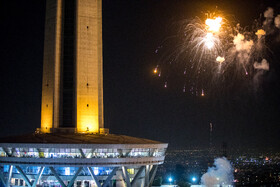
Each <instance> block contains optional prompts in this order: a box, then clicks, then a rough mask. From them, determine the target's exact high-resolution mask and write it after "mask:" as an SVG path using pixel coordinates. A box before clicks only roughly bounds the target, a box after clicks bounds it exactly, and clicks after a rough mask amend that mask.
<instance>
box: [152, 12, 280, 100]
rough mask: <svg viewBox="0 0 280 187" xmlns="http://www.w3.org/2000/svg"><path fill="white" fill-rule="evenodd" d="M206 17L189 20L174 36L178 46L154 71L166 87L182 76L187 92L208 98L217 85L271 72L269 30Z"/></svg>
mask: <svg viewBox="0 0 280 187" xmlns="http://www.w3.org/2000/svg"><path fill="white" fill-rule="evenodd" d="M206 15H207V16H206V18H204V19H200V18H198V17H196V18H194V19H191V20H188V21H185V22H184V23H183V24H181V26H180V29H179V31H178V33H177V34H176V36H175V37H171V38H176V44H175V45H174V46H176V47H174V49H173V51H172V52H170V51H168V52H167V53H166V54H167V55H164V54H163V55H162V56H161V59H160V62H161V63H159V64H158V65H157V66H156V68H155V69H154V73H155V74H156V75H158V76H159V77H164V87H165V88H167V81H168V77H170V74H172V73H175V74H180V75H182V76H183V77H184V83H183V92H188V91H189V92H190V93H191V94H193V95H197V96H199V95H200V96H204V95H205V94H206V92H207V90H209V88H210V87H211V86H210V85H212V84H213V83H215V82H223V81H224V82H225V80H226V81H228V79H231V80H234V79H242V77H248V76H249V77H253V76H255V74H256V71H268V70H269V63H268V61H267V60H266V59H265V58H266V56H267V54H266V52H267V47H266V45H265V37H266V35H267V31H266V29H265V28H268V27H265V25H261V24H260V21H256V22H255V23H254V25H253V26H252V27H251V28H252V29H251V30H249V29H248V28H249V27H246V29H244V28H242V27H241V26H240V25H239V24H232V23H230V22H229V21H228V19H226V18H225V17H223V16H221V15H217V16H216V14H206ZM264 15H265V14H264ZM279 17H280V16H279ZM268 19H269V20H272V18H271V17H269V18H266V17H265V20H266V22H264V24H268V22H269V20H268ZM279 20H280V19H279V18H278V17H275V26H274V27H277V24H278V25H280V24H279V23H280V21H279ZM278 22H279V23H278ZM270 23H271V22H270ZM234 25H235V26H234ZM161 48H162V45H161V47H160V48H159V49H160V50H162V49H161ZM159 49H157V50H156V53H158V51H159ZM174 64H175V65H176V68H174V66H175V65H174ZM247 79H248V78H247Z"/></svg>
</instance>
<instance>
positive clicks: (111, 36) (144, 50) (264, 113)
mask: <svg viewBox="0 0 280 187" xmlns="http://www.w3.org/2000/svg"><path fill="white" fill-rule="evenodd" d="M258 2H259V3H258V4H257V3H255V2H253V1H252V2H251V1H247V3H248V4H249V5H250V6H248V7H247V8H248V10H247V11H245V10H246V9H247V8H245V6H244V4H245V3H244V4H242V2H241V1H237V2H235V3H233V1H232V2H231V3H232V4H231V5H232V6H233V7H235V8H233V9H231V6H229V5H230V3H228V4H227V3H223V2H220V1H212V3H211V6H209V4H210V3H208V4H207V3H206V2H203V1H198V2H196V3H193V1H190V2H184V1H175V2H174V3H170V2H168V1H160V2H158V1H140V2H130V1H122V2H118V1H116V2H111V1H104V2H103V39H104V40H103V41H104V48H103V55H104V66H103V67H104V98H105V99H104V120H105V122H104V126H105V128H109V129H110V132H112V133H116V134H127V135H130V136H137V137H143V138H149V139H155V140H159V141H162V142H166V143H170V144H169V145H170V146H171V147H172V146H174V147H176V146H179V147H180V146H181V147H207V146H208V145H209V142H208V140H209V137H208V135H209V123H213V142H214V144H215V145H216V146H220V145H221V144H222V142H227V143H228V146H233V147H238V146H244V147H258V146H259V147H269V146H272V147H275V148H277V147H279V136H278V135H279V132H280V127H279V125H278V124H279V121H280V120H279V119H278V116H277V114H278V113H279V111H280V109H279V98H278V95H279V89H278V88H279V74H278V73H279V69H278V68H279V64H276V66H275V69H274V70H272V71H269V73H268V74H267V75H266V79H265V80H264V81H263V83H262V87H263V91H262V92H254V91H251V89H250V88H249V87H248V88H247V87H246V88H244V87H241V86H238V87H237V86H236V85H234V84H233V85H230V86H229V85H228V84H224V87H225V88H228V90H226V91H227V92H225V93H220V92H219V91H217V95H219V94H220V95H221V97H220V98H215V97H214V98H213V97H210V96H207V93H205V97H197V96H193V95H190V94H185V93H183V92H182V90H181V87H179V86H178V87H176V83H178V84H179V83H180V82H181V81H182V80H180V79H179V78H176V77H171V78H170V79H171V80H170V81H169V82H170V83H172V82H173V84H169V85H170V86H169V87H168V88H167V89H165V88H164V86H163V82H164V81H162V80H158V79H155V77H154V74H153V68H154V67H155V66H156V64H157V62H156V61H157V60H158V57H157V55H156V54H155V50H156V49H157V47H158V46H159V45H160V44H161V42H162V41H163V40H164V39H165V38H166V37H169V36H172V34H173V32H172V25H173V24H177V23H178V22H180V20H183V19H186V18H190V17H195V16H200V15H201V12H200V11H207V10H212V9H215V6H218V7H219V9H220V10H222V11H224V12H226V13H227V14H233V15H235V17H236V19H237V20H239V21H240V22H241V24H242V25H243V26H245V25H249V24H250V23H251V22H253V21H254V19H256V18H258V16H259V14H260V13H263V12H264V11H265V10H266V8H267V7H268V6H272V7H273V8H275V10H279V5H278V6H276V5H277V4H276V1H275V2H271V5H269V4H266V3H265V2H264V1H258ZM238 4H239V5H238ZM201 5H203V6H201ZM242 5H243V6H242ZM0 7H1V11H0V15H1V16H0V18H1V19H0V21H1V25H3V26H2V29H1V31H0V32H1V35H2V36H3V40H2V42H1V44H0V46H1V54H2V55H1V58H2V62H1V63H2V68H1V82H2V85H1V106H2V107H1V120H0V125H1V129H2V131H1V134H0V136H1V137H3V136H5V135H17V134H22V133H28V132H33V131H34V129H35V128H39V127H40V105H41V81H42V72H43V71H42V67H43V42H44V19H45V2H44V1H27V2H21V1H15V2H1V3H0ZM238 8H240V9H242V10H243V11H238ZM277 8H278V9H277ZM163 12H164V13H163ZM240 12H241V13H240ZM278 13H279V11H278ZM171 48H172V47H171ZM276 49H279V47H278V48H276ZM274 54H275V55H274V56H275V58H276V59H279V56H277V54H276V53H274ZM238 83H239V82H237V83H235V84H238ZM236 88H238V89H236ZM223 89H224V88H223ZM155 129H157V130H155Z"/></svg>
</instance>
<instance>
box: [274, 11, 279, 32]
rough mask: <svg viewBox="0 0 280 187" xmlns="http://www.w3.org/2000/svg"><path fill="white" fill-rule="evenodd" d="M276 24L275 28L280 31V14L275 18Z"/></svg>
mask: <svg viewBox="0 0 280 187" xmlns="http://www.w3.org/2000/svg"><path fill="white" fill-rule="evenodd" d="M274 24H275V27H277V28H278V29H280V14H278V15H277V16H276V17H275V18H274Z"/></svg>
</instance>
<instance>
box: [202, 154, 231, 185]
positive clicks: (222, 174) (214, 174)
mask: <svg viewBox="0 0 280 187" xmlns="http://www.w3.org/2000/svg"><path fill="white" fill-rule="evenodd" d="M233 179H234V178H233V168H232V166H231V164H230V162H229V161H228V160H227V159H226V158H225V157H223V158H216V159H215V161H214V166H213V167H211V168H208V171H207V173H205V174H204V175H202V177H201V183H202V184H203V185H205V186H207V187H213V186H223V185H232V183H233Z"/></svg>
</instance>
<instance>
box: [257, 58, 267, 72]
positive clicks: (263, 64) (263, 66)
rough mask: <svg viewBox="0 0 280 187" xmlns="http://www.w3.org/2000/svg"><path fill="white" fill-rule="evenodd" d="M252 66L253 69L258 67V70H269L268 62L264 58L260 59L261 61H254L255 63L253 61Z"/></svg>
mask: <svg viewBox="0 0 280 187" xmlns="http://www.w3.org/2000/svg"><path fill="white" fill-rule="evenodd" d="M254 68H255V69H260V70H265V71H268V70H269V63H268V62H267V60H266V59H263V60H262V61H261V63H259V62H255V63H254Z"/></svg>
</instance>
